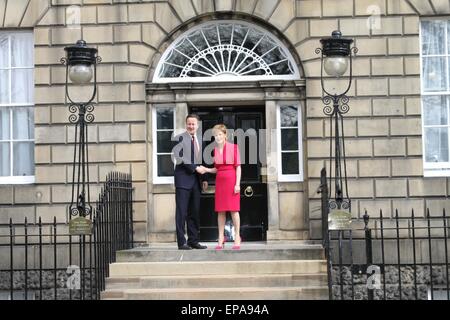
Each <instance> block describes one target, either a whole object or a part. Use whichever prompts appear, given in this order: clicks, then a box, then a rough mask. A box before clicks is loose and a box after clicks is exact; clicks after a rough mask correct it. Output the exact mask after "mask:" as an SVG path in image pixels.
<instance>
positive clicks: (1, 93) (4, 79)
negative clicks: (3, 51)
mask: <svg viewBox="0 0 450 320" xmlns="http://www.w3.org/2000/svg"><path fill="white" fill-rule="evenodd" d="M0 103H9V70H0Z"/></svg>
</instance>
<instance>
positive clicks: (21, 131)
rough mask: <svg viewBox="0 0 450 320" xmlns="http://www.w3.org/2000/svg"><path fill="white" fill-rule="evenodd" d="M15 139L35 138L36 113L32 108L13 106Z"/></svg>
mask: <svg viewBox="0 0 450 320" xmlns="http://www.w3.org/2000/svg"><path fill="white" fill-rule="evenodd" d="M13 139H14V140H27V139H34V113H33V109H32V108H13Z"/></svg>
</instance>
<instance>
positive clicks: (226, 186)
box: [207, 124, 241, 250]
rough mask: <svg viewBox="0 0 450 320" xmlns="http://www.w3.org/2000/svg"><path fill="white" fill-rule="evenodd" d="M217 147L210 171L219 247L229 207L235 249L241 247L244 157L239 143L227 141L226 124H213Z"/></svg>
mask: <svg viewBox="0 0 450 320" xmlns="http://www.w3.org/2000/svg"><path fill="white" fill-rule="evenodd" d="M213 134H214V139H215V142H216V147H215V148H214V168H207V172H209V173H215V174H216V194H215V198H214V202H215V211H216V212H217V224H218V227H219V237H218V244H217V246H216V250H221V249H223V248H224V240H225V238H224V231H225V221H226V213H227V211H229V212H230V214H231V219H232V220H233V225H234V230H235V238H234V245H233V247H232V249H240V246H241V236H240V233H239V232H240V217H239V211H240V210H241V202H240V200H241V196H240V193H241V186H240V185H241V160H240V154H239V148H238V146H237V145H236V144H233V143H229V142H227V128H226V126H225V125H223V124H218V125H215V126H214V128H213Z"/></svg>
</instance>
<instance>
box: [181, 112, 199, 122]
mask: <svg viewBox="0 0 450 320" xmlns="http://www.w3.org/2000/svg"><path fill="white" fill-rule="evenodd" d="M189 118H195V119H197V121H200V117H199V116H198V115H196V114H195V113H190V114H188V115H187V116H186V120H185V122H187V119H189Z"/></svg>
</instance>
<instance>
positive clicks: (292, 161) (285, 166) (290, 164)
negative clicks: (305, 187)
mask: <svg viewBox="0 0 450 320" xmlns="http://www.w3.org/2000/svg"><path fill="white" fill-rule="evenodd" d="M298 160H299V159H298V152H292V153H291V152H290V153H282V154H281V163H282V169H281V173H282V174H299V173H300V172H299V161H298Z"/></svg>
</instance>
